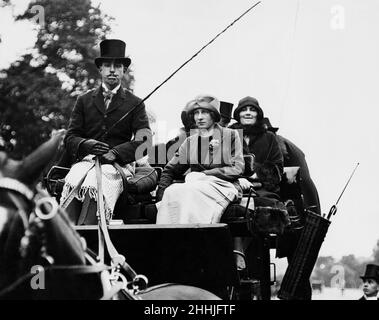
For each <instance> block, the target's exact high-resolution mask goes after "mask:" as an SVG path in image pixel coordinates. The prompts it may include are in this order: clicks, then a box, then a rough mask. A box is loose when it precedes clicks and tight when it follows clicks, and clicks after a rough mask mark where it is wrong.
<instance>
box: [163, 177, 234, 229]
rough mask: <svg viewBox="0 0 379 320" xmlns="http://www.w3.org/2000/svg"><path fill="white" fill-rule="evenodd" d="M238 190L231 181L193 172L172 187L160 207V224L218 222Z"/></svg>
mask: <svg viewBox="0 0 379 320" xmlns="http://www.w3.org/2000/svg"><path fill="white" fill-rule="evenodd" d="M237 197H238V190H237V189H236V188H235V187H234V185H233V184H232V183H230V182H228V181H225V180H222V179H219V178H216V177H214V176H208V175H205V174H202V173H200V174H199V173H198V172H193V173H189V174H188V175H187V176H186V181H185V183H174V184H172V185H171V186H169V187H168V188H167V189H166V190H165V193H164V195H163V199H162V201H161V202H160V203H159V205H158V213H157V224H185V223H218V222H220V219H221V216H222V214H223V213H224V210H225V209H226V207H227V206H228V205H229V203H230V202H231V201H233V200H235V199H237Z"/></svg>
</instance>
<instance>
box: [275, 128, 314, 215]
mask: <svg viewBox="0 0 379 320" xmlns="http://www.w3.org/2000/svg"><path fill="white" fill-rule="evenodd" d="M276 139H277V140H278V143H279V147H280V149H281V151H282V153H283V156H284V166H285V167H300V178H301V191H302V193H303V196H304V206H305V207H306V208H307V207H311V206H316V207H315V208H314V209H312V211H314V212H315V213H317V214H321V206H320V199H319V196H318V192H317V189H316V186H315V184H314V183H313V180H312V179H311V176H310V174H309V169H308V165H307V161H306V160H305V155H304V152H303V151H301V149H300V148H299V147H297V146H296V145H295V144H294V143H293V142H291V141H290V140H288V139H286V138H284V137H282V136H280V135H276Z"/></svg>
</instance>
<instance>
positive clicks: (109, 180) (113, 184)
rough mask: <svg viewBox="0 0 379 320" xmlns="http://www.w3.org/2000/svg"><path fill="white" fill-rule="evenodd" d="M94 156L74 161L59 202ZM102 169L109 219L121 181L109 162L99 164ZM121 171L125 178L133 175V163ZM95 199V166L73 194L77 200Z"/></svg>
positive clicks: (88, 167) (120, 191) (121, 184)
mask: <svg viewBox="0 0 379 320" xmlns="http://www.w3.org/2000/svg"><path fill="white" fill-rule="evenodd" d="M94 162H95V158H94V156H93V155H88V156H87V157H85V158H84V159H83V160H82V161H81V162H78V163H75V164H74V165H73V166H72V167H71V169H70V171H69V173H68V174H67V176H66V178H65V184H64V186H63V191H62V196H61V200H60V202H61V203H63V202H64V201H65V199H66V198H67V197H68V195H69V194H70V192H71V191H72V190H73V189H75V188H76V187H77V186H78V184H79V182H80V180H81V179H82V178H83V175H84V173H85V172H87V171H88V170H89V169H90V168H91V166H93V164H94ZM101 170H102V187H103V196H104V205H105V214H106V219H107V220H110V219H111V218H112V215H113V210H114V207H115V205H116V202H117V199H118V197H119V196H120V194H121V193H122V191H123V189H124V188H123V183H122V178H121V175H120V173H119V172H118V171H117V170H116V169H115V167H114V166H113V165H111V164H103V165H101ZM123 171H124V173H125V175H126V177H127V178H131V177H133V176H134V172H135V165H134V163H133V164H127V165H126V166H124V167H123ZM87 194H88V196H89V197H90V198H91V199H94V200H95V201H97V181H96V171H95V167H93V168H92V169H91V170H89V171H88V174H87V176H86V177H85V179H84V181H83V183H82V184H81V186H80V188H78V189H77V191H76V192H75V194H74V196H75V198H77V199H78V200H79V201H82V202H83V201H84V198H85V196H86V195H87Z"/></svg>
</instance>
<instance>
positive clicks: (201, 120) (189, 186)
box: [157, 95, 244, 224]
mask: <svg viewBox="0 0 379 320" xmlns="http://www.w3.org/2000/svg"><path fill="white" fill-rule="evenodd" d="M186 109H187V110H188V112H189V115H190V117H191V118H193V121H194V122H195V125H196V129H195V132H194V133H193V134H192V132H191V135H190V136H189V137H188V138H187V139H186V140H185V141H184V142H183V144H182V145H181V146H180V148H179V151H178V152H177V153H176V155H175V156H174V157H173V158H172V159H171V160H170V161H169V163H168V164H167V165H166V166H165V168H164V170H163V173H162V177H161V179H160V183H159V187H158V191H157V198H158V200H160V199H161V200H162V201H161V202H160V203H158V205H157V207H158V214H157V223H158V224H175V223H180V224H183V223H218V222H220V219H221V216H222V214H223V212H224V210H225V208H226V207H227V206H228V205H229V203H230V202H231V201H233V200H235V199H236V198H237V197H238V194H239V192H238V177H239V176H240V174H241V173H242V172H243V170H244V160H243V154H242V144H241V141H240V138H239V135H238V133H237V132H236V131H235V130H231V129H228V128H224V127H221V126H220V125H219V124H218V122H219V121H220V118H221V117H220V101H219V100H218V99H216V98H215V97H213V96H209V95H201V96H198V97H196V98H195V99H194V100H191V101H190V102H188V104H187V106H186ZM186 172H188V173H187V174H186V175H185V182H184V183H174V184H173V180H174V178H175V177H177V176H180V175H182V174H184V173H186Z"/></svg>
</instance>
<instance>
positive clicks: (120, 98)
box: [106, 87, 126, 113]
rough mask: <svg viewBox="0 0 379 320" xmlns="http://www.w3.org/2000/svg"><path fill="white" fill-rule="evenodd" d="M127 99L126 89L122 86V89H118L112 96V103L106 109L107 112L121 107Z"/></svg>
mask: <svg viewBox="0 0 379 320" xmlns="http://www.w3.org/2000/svg"><path fill="white" fill-rule="evenodd" d="M125 100H126V94H125V92H124V89H123V88H122V87H120V89H119V90H118V91H117V94H116V95H115V96H114V97H113V98H112V101H111V104H110V105H109V107H108V110H106V113H110V112H112V111H114V110H116V109H117V108H119V107H120V106H121V105H122V104H123V103H124V101H125Z"/></svg>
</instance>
